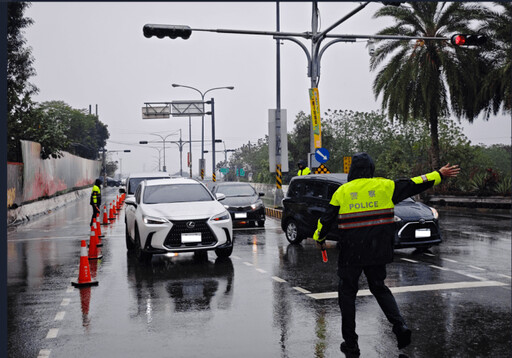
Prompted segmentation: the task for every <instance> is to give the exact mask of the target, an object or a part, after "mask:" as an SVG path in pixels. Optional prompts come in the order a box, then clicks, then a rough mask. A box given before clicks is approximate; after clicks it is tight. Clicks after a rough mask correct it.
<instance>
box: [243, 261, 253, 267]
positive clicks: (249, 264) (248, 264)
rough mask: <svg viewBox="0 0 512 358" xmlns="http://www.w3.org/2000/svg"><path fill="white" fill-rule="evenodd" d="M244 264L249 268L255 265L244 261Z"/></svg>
mask: <svg viewBox="0 0 512 358" xmlns="http://www.w3.org/2000/svg"><path fill="white" fill-rule="evenodd" d="M243 263H244V265H247V266H254V265H253V264H251V263H250V262H247V261H244V262H243Z"/></svg>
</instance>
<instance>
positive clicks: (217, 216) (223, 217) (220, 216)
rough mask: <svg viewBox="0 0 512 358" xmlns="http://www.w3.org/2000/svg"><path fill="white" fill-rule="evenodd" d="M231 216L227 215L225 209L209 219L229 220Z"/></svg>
mask: <svg viewBox="0 0 512 358" xmlns="http://www.w3.org/2000/svg"><path fill="white" fill-rule="evenodd" d="M230 217H231V216H229V213H228V212H227V211H224V212H222V213H220V214H217V215H215V216H212V217H211V218H210V221H223V220H229V218H230Z"/></svg>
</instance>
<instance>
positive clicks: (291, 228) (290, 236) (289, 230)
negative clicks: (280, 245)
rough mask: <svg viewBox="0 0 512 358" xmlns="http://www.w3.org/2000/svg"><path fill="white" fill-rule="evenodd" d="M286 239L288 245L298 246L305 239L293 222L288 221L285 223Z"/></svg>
mask: <svg viewBox="0 0 512 358" xmlns="http://www.w3.org/2000/svg"><path fill="white" fill-rule="evenodd" d="M285 233H286V239H287V240H288V241H289V242H290V244H300V243H301V242H302V240H304V239H305V238H306V237H305V236H304V235H303V234H302V233H301V232H300V231H299V228H298V227H297V223H296V222H295V220H290V221H288V222H287V223H286V230H285Z"/></svg>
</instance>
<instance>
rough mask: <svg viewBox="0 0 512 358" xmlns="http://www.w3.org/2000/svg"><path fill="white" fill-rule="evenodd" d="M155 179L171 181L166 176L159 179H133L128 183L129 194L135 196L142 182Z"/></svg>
mask: <svg viewBox="0 0 512 358" xmlns="http://www.w3.org/2000/svg"><path fill="white" fill-rule="evenodd" d="M153 179H169V177H168V176H166V177H158V178H131V179H130V181H129V182H128V194H134V193H135V190H137V186H138V185H139V184H140V182H141V181H143V180H153Z"/></svg>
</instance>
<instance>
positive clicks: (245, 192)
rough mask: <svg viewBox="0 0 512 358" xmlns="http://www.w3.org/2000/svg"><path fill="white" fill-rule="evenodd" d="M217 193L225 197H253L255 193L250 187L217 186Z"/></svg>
mask: <svg viewBox="0 0 512 358" xmlns="http://www.w3.org/2000/svg"><path fill="white" fill-rule="evenodd" d="M216 192H217V193H222V194H224V195H226V196H253V195H256V191H255V190H254V188H253V187H252V186H251V185H219V186H218V187H217V191H216Z"/></svg>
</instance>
